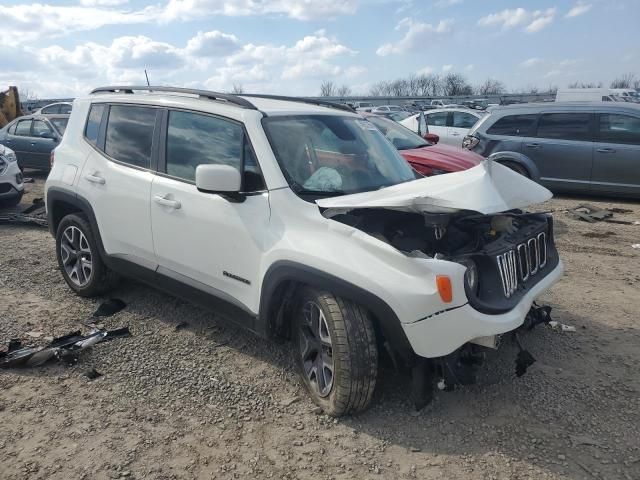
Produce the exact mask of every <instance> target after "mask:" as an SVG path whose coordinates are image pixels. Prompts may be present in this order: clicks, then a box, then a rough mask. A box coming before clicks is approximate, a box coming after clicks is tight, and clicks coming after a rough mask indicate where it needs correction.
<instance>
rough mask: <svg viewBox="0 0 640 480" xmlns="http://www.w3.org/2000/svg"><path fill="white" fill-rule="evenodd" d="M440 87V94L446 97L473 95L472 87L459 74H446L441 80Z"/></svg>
mask: <svg viewBox="0 0 640 480" xmlns="http://www.w3.org/2000/svg"><path fill="white" fill-rule="evenodd" d="M442 85H443V88H442V93H443V94H444V95H447V96H457V95H472V94H473V87H472V86H471V85H469V82H467V79H466V78H465V76H464V75H462V74H461V73H447V74H446V75H445V76H444V78H443V79H442Z"/></svg>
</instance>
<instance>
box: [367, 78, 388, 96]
mask: <svg viewBox="0 0 640 480" xmlns="http://www.w3.org/2000/svg"><path fill="white" fill-rule="evenodd" d="M391 90H392V89H391V82H387V81H385V80H382V81H380V82H378V83H375V84H374V85H373V86H372V87H371V89H370V90H369V95H371V96H372V97H389V96H391Z"/></svg>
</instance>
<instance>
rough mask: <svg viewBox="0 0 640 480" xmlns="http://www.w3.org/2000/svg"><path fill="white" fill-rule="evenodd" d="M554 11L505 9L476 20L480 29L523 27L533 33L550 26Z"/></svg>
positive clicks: (551, 9) (550, 9)
mask: <svg viewBox="0 0 640 480" xmlns="http://www.w3.org/2000/svg"><path fill="white" fill-rule="evenodd" d="M555 15H556V9H555V8H548V9H546V10H535V11H528V10H525V9H524V8H516V9H506V10H502V11H501V12H498V13H492V14H489V15H486V16H484V17H482V18H481V19H480V20H478V25H480V26H481V27H500V28H501V29H502V30H509V29H512V28H517V27H523V28H524V31H526V32H528V33H535V32H539V31H540V30H542V29H543V28H544V27H546V26H547V25H549V24H551V23H552V22H553V20H554V19H555Z"/></svg>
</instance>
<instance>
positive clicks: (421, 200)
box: [316, 160, 553, 215]
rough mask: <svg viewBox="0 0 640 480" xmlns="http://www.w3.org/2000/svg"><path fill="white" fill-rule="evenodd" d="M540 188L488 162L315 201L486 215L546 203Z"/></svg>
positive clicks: (334, 205) (331, 206) (327, 204)
mask: <svg viewBox="0 0 640 480" xmlns="http://www.w3.org/2000/svg"><path fill="white" fill-rule="evenodd" d="M552 196H553V195H552V194H551V192H550V191H549V190H547V189H546V188H544V187H543V186H541V185H539V184H537V183H535V182H533V181H531V180H529V179H528V178H526V177H523V176H522V175H520V174H519V173H516V172H514V171H513V170H511V169H509V168H507V167H505V166H504V165H500V164H499V163H496V162H494V161H491V160H484V161H483V162H482V163H481V164H480V165H478V166H476V167H473V168H470V169H469V170H464V171H462V172H454V173H448V174H446V175H437V176H434V177H426V178H421V179H419V180H414V181H412V182H406V183H401V184H398V185H393V186H391V187H387V188H381V189H380V190H375V191H371V192H363V193H354V194H352V195H344V196H340V197H332V198H326V199H320V200H316V203H317V204H318V206H319V207H321V208H328V209H339V210H340V211H349V210H353V209H356V208H388V209H390V210H399V211H406V212H416V213H422V212H429V213H440V212H451V211H455V210H471V211H474V212H478V213H482V214H485V215H488V214H493V213H499V212H504V211H506V210H511V209H514V208H524V207H528V206H529V205H532V204H535V203H540V202H544V201H546V200H549V199H550V198H551V197H552Z"/></svg>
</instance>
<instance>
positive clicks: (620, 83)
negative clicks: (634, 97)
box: [611, 73, 636, 88]
mask: <svg viewBox="0 0 640 480" xmlns="http://www.w3.org/2000/svg"><path fill="white" fill-rule="evenodd" d="M635 84H636V76H635V74H633V73H625V74H624V75H622V76H621V77H618V78H616V79H615V80H614V81H613V82H611V88H633V86H634V85H635Z"/></svg>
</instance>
